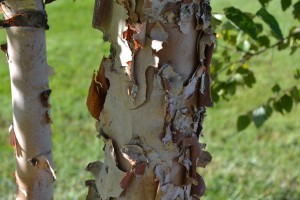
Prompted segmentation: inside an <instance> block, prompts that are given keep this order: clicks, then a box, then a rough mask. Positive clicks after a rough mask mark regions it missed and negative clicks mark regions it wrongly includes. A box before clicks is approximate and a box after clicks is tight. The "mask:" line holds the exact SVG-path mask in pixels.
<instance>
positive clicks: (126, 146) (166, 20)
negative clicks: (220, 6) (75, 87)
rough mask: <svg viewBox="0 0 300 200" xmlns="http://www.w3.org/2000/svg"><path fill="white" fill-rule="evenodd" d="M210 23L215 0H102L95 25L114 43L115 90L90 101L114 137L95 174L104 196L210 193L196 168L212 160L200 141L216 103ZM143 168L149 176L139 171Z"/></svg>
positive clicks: (165, 199)
mask: <svg viewBox="0 0 300 200" xmlns="http://www.w3.org/2000/svg"><path fill="white" fill-rule="evenodd" d="M210 20H211V7H210V3H209V0H193V1H191V0H151V1H150V0H124V1H119V0H96V1H95V10H94V19H93V27H94V28H97V29H99V30H101V31H103V33H104V39H106V40H108V41H110V42H111V55H110V57H109V58H108V59H105V60H103V61H102V63H101V68H103V69H102V70H104V71H105V79H108V80H109V83H110V87H109V89H108V90H107V91H106V93H105V96H103V95H102V96H100V99H99V100H98V102H92V101H90V100H89V99H88V102H87V104H88V105H91V104H92V105H96V106H97V107H98V108H100V112H97V116H96V119H97V120H98V119H99V120H98V121H97V123H96V124H97V126H96V127H97V130H98V131H99V134H100V135H104V136H105V142H106V147H105V160H104V163H101V165H99V166H101V167H95V168H93V172H92V173H93V174H94V176H95V185H96V187H97V192H98V194H99V196H100V198H101V199H104V200H106V199H110V198H112V199H128V200H129V199H146V200H148V199H149V200H153V199H157V200H158V199H162V200H173V199H182V200H192V199H199V198H200V197H201V196H203V195H204V192H205V188H206V186H205V183H204V181H203V178H202V177H201V176H200V175H199V174H198V172H197V170H196V168H197V167H199V166H200V167H205V166H206V164H207V163H208V162H210V161H211V156H210V154H209V153H208V152H207V151H204V148H205V146H206V145H205V144H202V143H199V141H198V140H199V138H200V137H201V136H202V135H203V127H202V126H203V121H204V117H205V110H206V107H212V106H213V102H212V99H211V95H210V73H209V70H210V61H211V56H212V52H213V47H214V44H215V42H216V37H215V35H214V31H213V29H212V28H211V26H210ZM99 71H100V70H99ZM124 72H125V73H124ZM150 72H151V73H150ZM98 91H99V90H98ZM100 91H101V90H100ZM89 92H90V93H92V94H93V93H97V91H91V90H90V91H89ZM101 98H104V99H101ZM91 114H92V115H93V112H91ZM93 116H94V115H93ZM112 141H113V144H114V145H113V152H114V153H113V154H111V150H110V149H111V148H108V147H109V144H108V142H109V143H111V142H112ZM112 155H113V159H112ZM112 161H115V162H112ZM98 162H100V161H98ZM139 165H140V166H143V168H142V172H143V173H141V174H139V175H137V174H134V173H133V169H134V168H135V167H137V166H139ZM88 171H91V170H89V169H88ZM95 174H96V175H95ZM119 176H123V177H119ZM120 180H121V181H120ZM112 182H113V183H114V184H113V185H111V186H109V185H110V183H112ZM145 194H146V195H145ZM91 199H92V198H91Z"/></svg>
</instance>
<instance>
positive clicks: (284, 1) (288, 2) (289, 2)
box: [281, 0, 292, 11]
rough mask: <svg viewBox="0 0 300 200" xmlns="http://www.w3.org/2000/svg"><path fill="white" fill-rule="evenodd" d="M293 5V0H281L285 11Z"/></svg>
mask: <svg viewBox="0 0 300 200" xmlns="http://www.w3.org/2000/svg"><path fill="white" fill-rule="evenodd" d="M291 5H292V0H281V8H282V10H283V11H285V10H286V9H288V8H289V7H290V6H291Z"/></svg>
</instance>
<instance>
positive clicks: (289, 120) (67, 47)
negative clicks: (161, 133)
mask: <svg viewBox="0 0 300 200" xmlns="http://www.w3.org/2000/svg"><path fill="white" fill-rule="evenodd" d="M241 2H242V3H241ZM275 3H276V5H272V6H271V9H272V11H273V12H272V13H273V14H274V15H276V16H277V17H279V18H280V24H281V27H282V29H283V32H284V33H287V32H288V30H287V27H289V26H290V25H291V23H294V22H293V21H290V20H289V19H290V18H291V16H290V15H289V14H288V12H289V11H286V12H285V13H281V12H280V9H278V8H276V6H277V7H278V6H279V1H274V4H275ZM93 4H94V0H85V1H76V2H75V3H73V1H72V0H65V1H62V0H57V1H55V2H53V3H52V4H50V5H48V6H47V11H48V16H49V24H50V30H49V31H48V32H47V51H48V55H47V56H48V63H49V64H50V65H51V66H53V67H54V68H55V75H54V76H53V77H51V78H50V84H51V88H52V90H53V93H52V96H51V102H52V115H53V120H54V124H53V126H52V127H53V151H54V160H55V170H56V171H57V177H58V179H57V181H56V183H55V199H59V200H60V199H62V200H69V199H84V196H85V194H86V191H87V190H86V188H85V186H84V181H85V180H86V179H89V178H91V176H90V175H89V174H88V173H87V172H85V171H84V168H85V166H86V164H87V163H88V162H90V161H94V160H96V159H100V158H101V157H102V144H101V143H100V141H99V140H97V139H96V137H95V136H96V131H95V128H94V120H93V119H92V118H91V117H90V115H89V113H88V111H87V109H86V106H85V100H86V96H87V92H88V87H89V84H90V79H91V76H92V73H93V70H94V69H97V68H98V66H99V63H100V60H101V58H102V56H103V52H105V51H107V50H108V45H107V44H103V42H102V40H101V33H100V32H99V31H97V30H94V29H92V28H91V19H92V12H93ZM212 6H213V8H214V11H215V12H221V11H222V8H223V7H225V6H237V7H239V8H241V9H242V10H244V11H246V10H248V9H252V10H253V11H255V10H258V9H259V4H258V3H257V2H256V1H255V2H253V3H251V4H250V3H248V1H245V0H243V1H241V0H227V1H216V0H214V1H212ZM0 34H1V35H0V41H1V42H3V41H5V33H4V30H2V31H1V33H0ZM288 53H289V52H280V53H277V52H276V51H273V52H272V51H271V52H268V53H265V54H264V55H263V56H262V57H258V58H256V59H255V60H253V61H252V62H251V69H252V70H253V71H255V73H256V74H257V84H256V85H255V87H253V88H252V89H249V90H248V89H247V90H244V89H240V90H238V93H237V95H236V96H235V97H234V98H232V100H230V101H229V102H225V101H221V102H219V103H218V104H217V105H216V106H215V107H214V108H213V109H209V110H208V116H207V118H206V122H205V138H204V140H205V141H206V142H207V144H208V150H209V151H210V152H211V153H212V155H213V161H212V163H211V164H210V165H208V167H207V169H204V170H203V169H201V173H202V174H203V176H204V178H205V180H206V183H207V188H208V190H207V193H206V195H205V197H204V198H203V199H204V200H223V199H224V200H240V199H242V200H260V199H261V200H269V199H270V200H273V199H274V200H284V199H288V200H297V199H299V198H300V181H299V178H298V177H299V176H300V172H299V170H298V166H300V157H299V155H300V137H298V134H299V130H300V123H299V122H298V121H299V120H298V119H299V117H298V115H299V111H300V110H299V107H297V106H295V107H294V110H293V111H292V113H290V114H286V115H284V116H282V115H279V114H273V116H272V118H271V119H270V120H269V121H267V123H266V124H265V125H264V126H263V127H262V128H260V129H256V128H255V127H254V126H253V125H251V126H250V127H249V128H248V129H247V130H245V131H243V132H240V133H237V131H236V118H237V116H238V115H240V114H243V113H244V112H246V111H248V110H249V109H251V108H253V107H255V106H257V105H259V104H260V103H262V102H264V101H265V100H266V99H267V98H268V95H270V94H271V91H270V88H271V86H272V85H271V84H272V83H273V82H274V81H277V82H279V83H280V84H282V85H283V86H284V87H287V86H288V85H289V84H290V83H291V79H292V78H291V77H292V71H293V69H295V68H296V67H299V66H298V65H299V63H300V58H299V56H298V57H297V54H295V55H294V56H293V57H290V56H289V54H288ZM10 101H11V100H10V85H9V72H8V67H7V64H6V58H5V56H4V55H1V57H0V106H1V107H0V159H1V163H0V169H1V170H0V172H1V174H0V176H1V181H0V199H1V200H2V199H3V200H6V199H13V193H14V181H13V171H14V155H13V150H12V148H11V147H10V146H9V138H8V133H7V129H8V126H9V124H10V123H11V120H12V117H11V102H10Z"/></svg>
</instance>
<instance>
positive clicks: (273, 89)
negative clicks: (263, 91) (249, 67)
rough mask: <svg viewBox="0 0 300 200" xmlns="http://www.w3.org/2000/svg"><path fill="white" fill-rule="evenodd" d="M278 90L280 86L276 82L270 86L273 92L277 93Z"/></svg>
mask: <svg viewBox="0 0 300 200" xmlns="http://www.w3.org/2000/svg"><path fill="white" fill-rule="evenodd" d="M280 90H281V88H280V86H279V85H278V84H277V83H276V84H275V85H274V86H273V87H272V92H274V93H278V92H280Z"/></svg>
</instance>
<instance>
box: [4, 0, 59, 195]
mask: <svg viewBox="0 0 300 200" xmlns="http://www.w3.org/2000/svg"><path fill="white" fill-rule="evenodd" d="M48 2H49V1H48ZM1 9H2V12H3V13H4V16H5V20H4V21H2V22H1V24H2V25H3V26H4V27H6V32H7V59H8V63H9V69H10V76H11V92H12V107H13V108H12V109H13V124H12V126H11V128H10V143H11V145H12V146H13V147H14V149H15V155H16V167H17V168H16V172H15V179H16V198H17V199H33V200H35V199H45V200H47V199H49V200H50V199H53V182H54V180H55V179H56V176H55V172H54V170H53V159H52V142H51V127H50V122H51V117H50V107H51V105H50V103H49V98H50V93H51V90H50V89H49V83H48V73H49V66H48V64H47V60H46V44H45V32H44V30H45V29H47V28H48V26H47V15H46V13H45V11H44V4H43V1H41V0H23V1H21V0H6V1H4V2H1Z"/></svg>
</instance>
